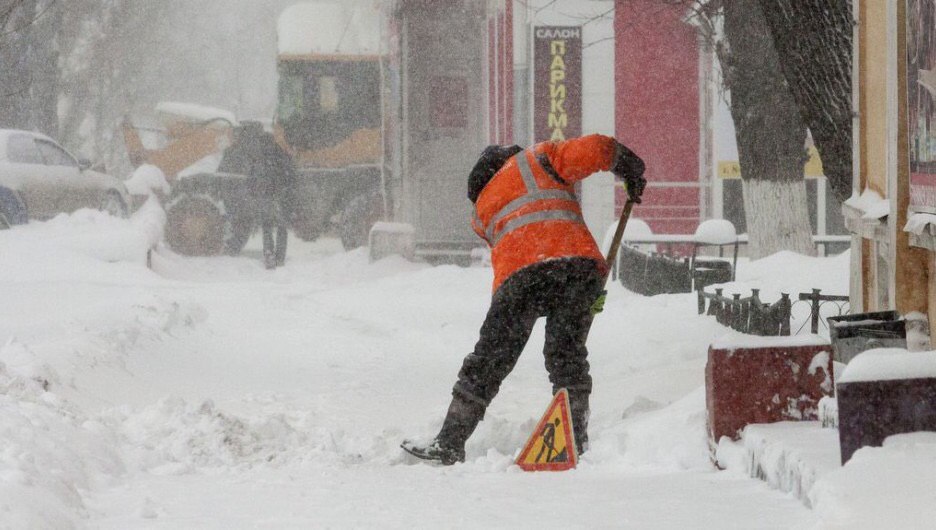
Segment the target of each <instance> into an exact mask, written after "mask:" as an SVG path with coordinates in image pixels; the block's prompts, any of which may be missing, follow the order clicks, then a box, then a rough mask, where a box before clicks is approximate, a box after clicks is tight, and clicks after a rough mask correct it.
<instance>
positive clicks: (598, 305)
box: [589, 291, 608, 316]
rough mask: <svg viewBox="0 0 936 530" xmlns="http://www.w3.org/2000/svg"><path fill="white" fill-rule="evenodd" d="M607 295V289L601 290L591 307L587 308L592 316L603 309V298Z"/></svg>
mask: <svg viewBox="0 0 936 530" xmlns="http://www.w3.org/2000/svg"><path fill="white" fill-rule="evenodd" d="M607 296H608V291H601V294H600V295H598V298H596V299H595V301H594V302H593V303H592V305H591V309H589V311H590V312H591V314H592V316H595V315H597V314H598V313H601V312H602V311H604V305H605V299H606V298H607Z"/></svg>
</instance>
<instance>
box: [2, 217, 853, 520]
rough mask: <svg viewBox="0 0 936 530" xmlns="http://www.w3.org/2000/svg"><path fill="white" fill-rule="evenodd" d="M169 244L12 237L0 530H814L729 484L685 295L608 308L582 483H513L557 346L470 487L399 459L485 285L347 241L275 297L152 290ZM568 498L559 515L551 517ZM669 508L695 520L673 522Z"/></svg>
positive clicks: (252, 256)
mask: <svg viewBox="0 0 936 530" xmlns="http://www.w3.org/2000/svg"><path fill="white" fill-rule="evenodd" d="M162 222H164V220H163V218H162V217H161V216H160V210H159V209H158V207H156V205H155V204H152V203H151V204H150V205H149V206H146V207H144V209H143V210H141V211H140V212H138V213H137V214H135V215H134V216H133V217H132V218H131V219H129V220H120V219H114V218H110V217H108V216H106V215H104V214H100V213H98V212H90V211H81V212H77V213H76V214H73V215H70V216H61V217H59V218H56V219H54V220H52V221H49V222H46V223H33V224H30V225H28V226H26V227H23V228H17V229H14V230H10V231H6V232H0V270H2V271H3V272H4V273H3V275H2V276H0V289H2V292H4V293H5V294H6V295H7V297H8V299H7V303H5V304H2V305H0V341H2V342H0V343H2V344H6V346H5V347H3V348H2V349H0V362H2V363H3V369H2V370H0V433H2V434H3V435H2V436H0V527H2V526H4V525H7V526H11V527H23V526H26V527H53V528H58V527H69V526H82V525H85V524H87V525H90V526H94V527H103V528H127V527H137V526H141V525H143V524H145V522H146V521H150V520H152V519H156V520H158V521H160V523H161V524H162V525H164V526H169V527H192V526H197V527H213V528H225V527H254V526H257V525H264V524H265V525H268V526H276V527H281V526H293V527H308V526H310V525H319V526H339V527H340V526H358V527H359V526H390V527H404V526H405V527H414V526H417V527H432V526H436V527H438V526H447V527H466V526H467V527H472V526H483V525H485V524H487V525H488V526H491V525H493V526H521V525H538V526H543V525H547V526H555V525H576V524H577V525H597V526H609V525H612V526H617V525H618V523H620V524H624V525H626V524H630V525H632V526H637V527H641V526H647V525H655V526H662V527H672V528H681V527H686V526H687V525H689V526H692V525H696V526H699V525H701V526H705V527H715V526H717V527H739V528H745V527H750V526H751V525H752V524H753V521H762V520H763V519H762V518H764V517H767V518H768V520H771V521H774V522H775V524H776V525H777V526H788V525H790V524H793V523H794V522H796V523H803V522H808V521H810V519H811V517H812V515H811V514H808V513H807V512H805V510H803V509H802V507H801V505H799V504H798V503H797V502H796V501H795V500H793V499H791V498H788V497H785V496H783V495H781V494H779V493H776V492H771V491H769V490H767V489H766V487H763V486H762V485H760V484H758V483H756V482H753V481H750V480H748V479H744V478H741V477H734V476H730V475H729V474H718V473H715V472H714V469H713V468H712V465H711V463H710V461H709V455H708V452H707V446H706V440H705V414H704V410H705V409H704V407H705V404H704V397H703V396H704V392H703V391H702V383H703V367H704V363H705V356H706V348H707V346H708V344H709V343H710V342H712V341H713V340H715V339H716V338H717V337H719V336H720V335H721V334H723V333H724V332H725V331H726V330H725V329H724V328H723V327H721V326H719V325H718V324H717V323H715V322H714V319H713V318H711V317H700V316H698V315H696V305H695V299H694V297H693V296H692V295H665V296H657V297H652V298H646V297H641V296H638V295H634V294H632V293H629V292H626V291H625V290H624V289H623V288H622V287H621V286H620V285H619V284H613V285H610V286H609V291H610V293H609V297H608V303H607V305H606V309H605V312H604V313H603V314H602V315H601V316H600V317H599V318H598V319H597V320H596V322H595V325H594V327H593V329H592V333H591V335H590V338H589V348H590V351H591V355H590V361H591V365H592V367H593V377H594V379H595V391H594V394H593V398H592V400H593V403H592V419H591V423H590V434H591V441H592V449H591V451H589V453H587V454H586V455H584V458H583V460H582V463H581V465H580V467H579V469H577V470H576V471H574V472H572V473H567V474H562V475H557V476H548V475H542V474H540V475H526V474H518V473H517V468H516V467H515V466H513V465H512V460H513V458H514V457H515V456H516V454H517V452H518V451H519V449H520V446H521V445H522V444H523V442H524V441H525V440H526V438H527V436H528V435H529V431H530V430H531V429H532V428H533V426H534V424H535V422H536V420H537V418H538V416H539V415H540V414H541V412H542V408H543V407H545V406H546V404H547V403H548V401H549V394H550V387H549V383H548V381H547V378H546V375H545V372H544V370H543V367H542V362H543V361H542V356H541V354H539V350H541V348H542V345H543V324H542V323H540V324H539V325H538V326H537V328H536V330H535V331H534V335H533V337H532V339H531V341H530V344H529V345H528V348H527V351H526V352H525V353H524V355H523V356H522V357H521V359H520V362H519V363H518V365H517V368H516V369H515V371H514V372H513V373H512V374H511V375H510V377H509V378H508V379H507V381H505V383H504V385H503V387H502V390H501V393H500V394H499V395H498V397H497V399H496V400H495V401H494V403H493V404H492V406H491V407H490V409H489V410H488V413H487V416H486V418H485V421H484V422H483V423H482V424H481V426H480V427H479V429H478V431H477V433H476V434H475V435H474V436H473V437H472V438H471V440H470V441H469V444H468V447H467V452H468V462H466V463H465V464H464V465H459V466H454V467H453V468H448V469H439V468H434V467H431V466H425V465H413V462H411V461H409V460H408V459H406V458H404V457H403V455H402V454H401V451H400V450H399V448H398V444H399V442H400V440H401V439H402V438H404V437H408V436H414V435H416V436H430V435H432V434H434V433H435V432H436V430H437V429H438V427H439V424H440V422H441V419H442V415H443V414H444V411H445V407H446V405H447V404H448V396H449V392H450V390H451V385H452V383H453V382H454V378H455V374H456V372H457V370H458V368H459V366H460V364H461V361H462V358H463V356H464V355H465V353H467V352H468V351H470V350H471V348H472V346H473V344H474V341H475V340H476V339H477V330H478V328H479V326H480V323H481V320H482V318H483V315H484V312H485V311H486V309H487V305H488V302H489V296H490V292H489V286H490V281H491V271H490V269H488V268H485V267H476V268H458V267H454V266H440V267H428V266H426V265H422V264H413V263H408V262H406V261H404V260H402V259H400V258H388V259H385V260H381V261H379V262H377V263H374V264H371V263H369V262H368V258H367V253H366V250H363V249H360V250H357V251H353V252H342V251H340V250H338V248H337V245H338V244H337V243H336V242H334V241H331V240H326V241H323V242H320V243H315V244H300V243H299V242H296V241H292V242H291V244H292V247H291V249H290V255H289V262H288V263H287V266H286V267H285V268H283V269H278V270H276V271H273V272H270V271H266V270H264V269H263V267H262V265H261V263H260V260H259V252H258V250H257V242H256V241H252V242H251V244H250V245H248V249H247V251H246V253H245V255H244V256H242V257H238V258H230V257H218V258H183V257H180V256H176V255H174V254H172V253H171V252H169V251H168V250H166V249H164V248H159V249H158V250H157V252H155V253H154V254H153V255H152V260H151V262H152V269H148V268H147V267H146V251H147V250H148V248H149V246H150V245H151V244H152V243H154V241H155V240H154V235H158V232H159V231H160V229H161V224H160V223H162ZM772 260H773V261H772ZM847 263H848V261H847V259H842V258H833V259H816V258H801V257H798V256H791V255H787V256H780V257H774V258H768V259H767V260H762V261H760V262H755V263H752V264H747V265H746V267H747V272H746V271H745V270H742V271H741V272H740V273H739V277H743V278H755V279H756V280H757V281H758V283H760V284H761V286H762V287H764V288H769V287H770V286H771V285H773V286H777V285H778V284H780V283H783V284H782V285H781V287H782V288H786V287H787V286H788V285H789V283H790V280H789V271H790V270H791V268H792V269H794V270H807V269H809V268H814V269H815V271H814V273H813V274H810V275H808V278H807V280H806V281H807V282H809V283H806V284H805V285H801V286H794V287H796V288H799V289H803V290H808V288H810V287H812V286H815V285H812V284H811V283H812V282H813V281H814V280H815V279H816V278H824V277H826V276H828V277H833V276H836V274H838V275H841V274H843V269H842V267H847ZM770 270H775V271H783V272H782V274H779V275H778V276H777V277H773V276H772V275H771V274H770V273H769V271H770ZM781 287H777V288H781ZM818 287H825V285H818ZM674 330H678V333H676V332H674ZM258 484H262V486H261V487H258ZM544 487H545V488H547V489H548V490H549V491H551V492H552V493H551V494H550V495H544V493H543V491H544V490H543V488H544ZM554 495H556V496H559V497H562V498H567V499H568V500H569V502H568V506H567V507H566V508H564V509H563V510H562V511H560V512H558V513H557V512H555V511H553V510H552V507H553V506H554V502H555V501H554V499H555V498H556V497H555V496H554ZM673 495H677V496H679V498H680V499H681V500H680V508H679V509H675V510H673V509H665V508H664V506H669V505H671V504H672V498H671V497H672V496H673ZM661 512H662V513H661ZM468 513H470V514H471V517H468V516H467V515H465V514H468Z"/></svg>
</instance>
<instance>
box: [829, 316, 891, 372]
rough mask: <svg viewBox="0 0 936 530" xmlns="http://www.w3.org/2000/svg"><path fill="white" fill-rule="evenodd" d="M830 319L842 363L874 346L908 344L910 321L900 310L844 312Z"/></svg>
mask: <svg viewBox="0 0 936 530" xmlns="http://www.w3.org/2000/svg"><path fill="white" fill-rule="evenodd" d="M827 321H828V322H829V338H830V339H831V340H832V349H833V351H834V359H835V360H836V361H839V362H842V363H847V362H848V361H850V360H852V358H853V357H855V356H856V355H858V354H859V353H861V352H863V351H865V350H870V349H872V348H906V347H907V321H905V320H901V319H900V315H899V314H898V313H897V312H896V311H877V312H873V313H857V314H854V315H842V316H838V317H829V318H828V319H827Z"/></svg>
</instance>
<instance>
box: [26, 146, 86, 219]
mask: <svg viewBox="0 0 936 530" xmlns="http://www.w3.org/2000/svg"><path fill="white" fill-rule="evenodd" d="M36 146H38V147H39V152H40V153H41V154H42V158H43V160H44V161H45V166H46V173H47V174H48V175H49V177H50V180H51V182H52V184H53V186H54V189H53V190H52V191H51V193H52V203H53V208H54V210H55V213H61V212H66V213H71V212H74V211H75V210H77V209H79V208H92V207H96V206H97V204H96V203H95V198H96V197H95V196H94V189H93V188H92V187H91V186H87V185H85V183H83V182H82V178H81V169H80V168H79V167H78V161H76V160H75V158H74V157H73V156H71V155H70V154H69V153H68V151H66V150H65V149H62V147H61V146H59V145H58V144H56V143H55V142H52V141H50V140H44V139H42V138H37V139H36ZM53 215H54V214H53Z"/></svg>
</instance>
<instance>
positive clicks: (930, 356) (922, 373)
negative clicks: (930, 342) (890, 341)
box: [838, 348, 936, 383]
mask: <svg viewBox="0 0 936 530" xmlns="http://www.w3.org/2000/svg"><path fill="white" fill-rule="evenodd" d="M930 377H936V352H933V351H923V352H910V351H907V350H905V349H902V348H876V349H873V350H868V351H865V352H862V353H859V354H858V355H857V356H856V357H855V358H854V359H852V360H851V361H849V362H848V365H847V366H846V367H845V372H844V373H843V374H842V377H841V379H840V380H839V381H838V382H839V383H857V382H864V381H888V380H893V379H921V378H930Z"/></svg>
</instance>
